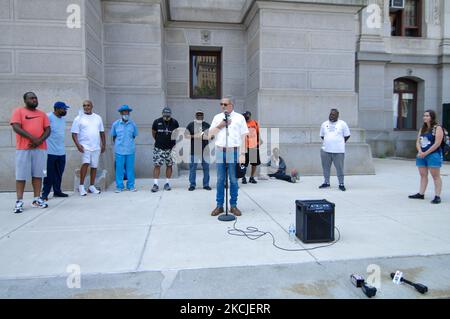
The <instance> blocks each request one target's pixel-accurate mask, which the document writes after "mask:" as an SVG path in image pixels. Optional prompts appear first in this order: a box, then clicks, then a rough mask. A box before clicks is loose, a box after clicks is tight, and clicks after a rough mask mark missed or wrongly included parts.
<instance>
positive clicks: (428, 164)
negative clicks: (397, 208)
mask: <svg viewBox="0 0 450 319" xmlns="http://www.w3.org/2000/svg"><path fill="white" fill-rule="evenodd" d="M423 122H424V123H423V126H422V129H421V130H420V132H419V136H418V137H417V143H416V148H417V151H418V154H417V158H416V166H417V167H418V169H419V173H420V191H419V193H417V194H416V195H411V196H409V198H411V199H425V191H426V190H427V186H428V172H430V173H431V176H432V177H433V180H434V190H435V194H436V196H435V197H434V199H433V201H432V202H431V203H432V204H440V203H441V192H442V179H441V167H442V162H443V158H442V149H441V143H442V140H443V138H444V130H443V129H442V127H441V126H440V125H439V124H438V122H437V120H436V112H435V111H432V110H427V111H425V113H424V115H423Z"/></svg>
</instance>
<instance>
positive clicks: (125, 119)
mask: <svg viewBox="0 0 450 319" xmlns="http://www.w3.org/2000/svg"><path fill="white" fill-rule="evenodd" d="M129 119H130V115H128V114H125V115H122V120H124V121H125V122H126V121H128V120H129Z"/></svg>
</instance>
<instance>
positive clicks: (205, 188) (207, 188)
mask: <svg viewBox="0 0 450 319" xmlns="http://www.w3.org/2000/svg"><path fill="white" fill-rule="evenodd" d="M203 189H204V190H207V191H210V190H212V188H211V187H209V186H205V187H203Z"/></svg>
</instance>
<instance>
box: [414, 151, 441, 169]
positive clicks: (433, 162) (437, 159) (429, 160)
mask: <svg viewBox="0 0 450 319" xmlns="http://www.w3.org/2000/svg"><path fill="white" fill-rule="evenodd" d="M442 162H443V158H442V153H441V152H434V153H431V154H430V155H427V156H426V157H425V158H416V165H417V167H429V168H441V167H442Z"/></svg>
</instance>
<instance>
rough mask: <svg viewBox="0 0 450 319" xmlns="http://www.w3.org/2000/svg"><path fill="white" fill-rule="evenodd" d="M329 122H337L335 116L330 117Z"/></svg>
mask: <svg viewBox="0 0 450 319" xmlns="http://www.w3.org/2000/svg"><path fill="white" fill-rule="evenodd" d="M329 120H330V122H337V120H338V117H337V116H336V117H334V116H332V115H330V117H329Z"/></svg>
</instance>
